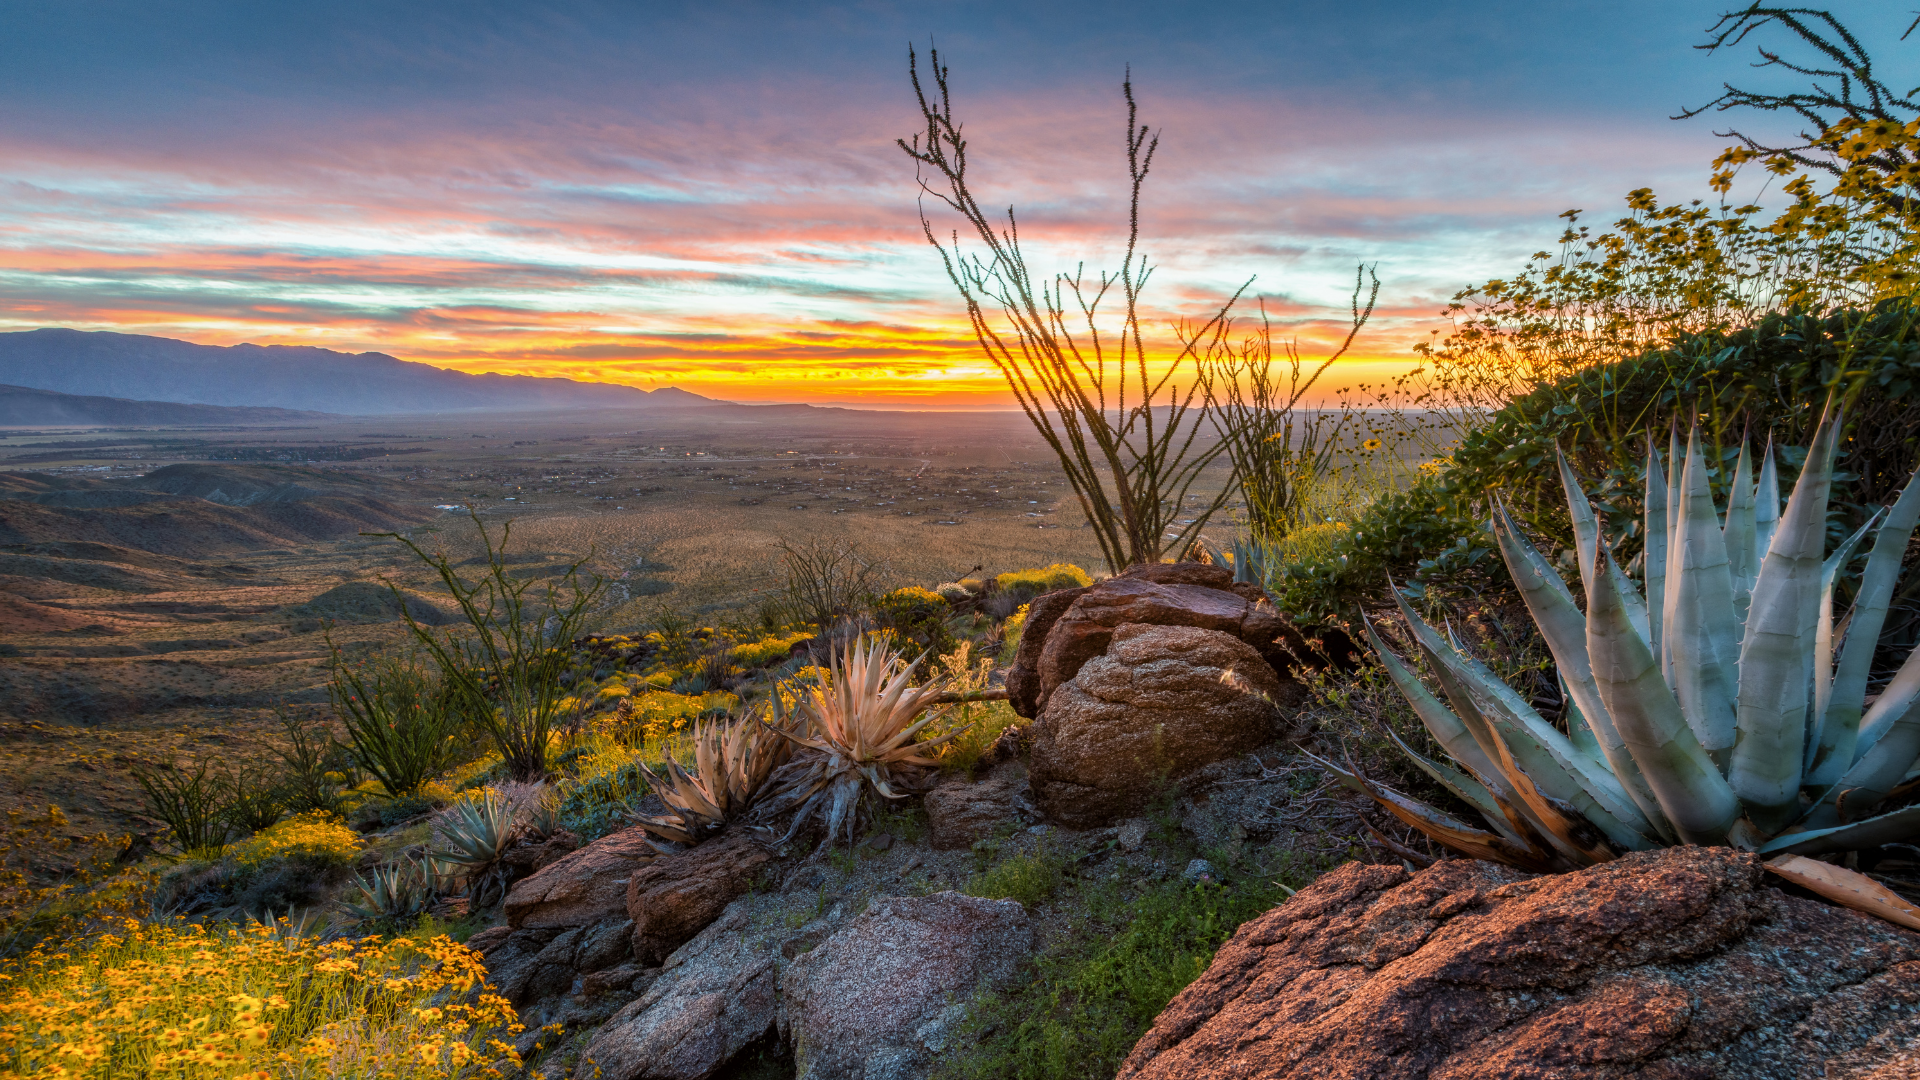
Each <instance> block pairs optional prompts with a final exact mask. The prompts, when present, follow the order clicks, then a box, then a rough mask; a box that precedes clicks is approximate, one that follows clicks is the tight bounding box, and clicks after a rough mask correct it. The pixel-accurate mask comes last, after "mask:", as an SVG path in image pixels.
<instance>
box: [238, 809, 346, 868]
mask: <svg viewBox="0 0 1920 1080" xmlns="http://www.w3.org/2000/svg"><path fill="white" fill-rule="evenodd" d="M358 854H360V835H359V834H358V833H356V832H354V831H353V830H352V829H350V828H348V827H347V824H346V822H344V821H342V820H341V819H340V817H339V816H338V815H336V814H330V813H327V812H326V811H324V810H317V811H309V812H307V813H304V814H298V815H295V816H294V817H290V818H288V819H286V820H285V821H282V822H279V823H277V824H274V825H271V826H269V827H267V828H265V829H262V830H260V831H259V832H257V833H254V834H253V835H252V836H250V837H248V838H246V839H245V840H242V841H240V842H239V843H236V844H232V845H229V846H228V848H227V855H228V857H230V858H232V859H233V861H234V862H236V863H238V864H239V865H241V866H243V867H255V866H259V865H261V864H263V863H265V862H267V861H268V860H271V859H299V860H302V861H305V862H311V863H314V864H316V865H322V866H345V865H347V864H348V863H350V862H352V861H353V859H354V857H355V856H356V855H358Z"/></svg>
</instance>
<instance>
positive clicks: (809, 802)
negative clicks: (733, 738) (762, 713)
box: [767, 635, 966, 843]
mask: <svg viewBox="0 0 1920 1080" xmlns="http://www.w3.org/2000/svg"><path fill="white" fill-rule="evenodd" d="M919 666H920V662H919V661H918V660H916V661H914V662H913V663H912V664H904V663H902V662H901V657H900V653H899V652H898V651H897V650H895V649H894V648H893V647H892V645H891V644H890V643H889V642H888V641H887V639H886V638H885V637H884V636H882V635H869V636H868V637H866V638H865V639H864V640H860V641H855V642H852V643H851V644H849V645H848V647H847V648H846V650H845V651H843V652H842V651H836V653H835V654H834V656H833V657H832V658H831V661H830V663H829V666H828V671H827V681H826V683H825V684H824V685H815V686H813V687H811V688H809V689H807V690H806V691H804V692H803V693H802V694H801V696H800V699H799V701H798V702H797V703H796V704H795V707H794V712H795V715H796V716H797V718H798V720H799V724H798V725H797V730H796V731H793V732H791V733H787V732H784V731H783V734H785V737H786V738H788V739H791V740H792V741H793V743H794V744H795V745H796V746H798V747H799V748H800V749H799V750H797V751H796V752H795V754H794V759H793V760H792V761H791V762H789V763H788V764H787V765H785V766H784V767H782V768H781V770H780V771H779V773H778V774H777V775H776V776H775V777H774V787H775V791H774V795H773V798H772V799H770V800H769V802H768V804H767V808H768V810H769V811H770V812H772V813H783V812H785V811H787V810H789V809H794V808H796V807H797V808H798V809H797V812H796V813H795V815H794V819H793V825H792V827H791V828H789V829H788V830H787V834H786V836H785V837H783V838H782V839H783V841H784V840H785V839H790V838H792V837H793V835H794V834H795V833H797V832H799V831H800V829H801V827H802V826H803V825H805V824H806V823H807V822H808V821H809V820H811V819H813V818H814V817H816V816H818V817H819V818H821V819H822V820H823V821H824V823H825V824H826V827H827V842H828V843H832V842H833V839H834V838H835V837H836V836H838V835H840V833H841V832H842V830H844V831H845V833H846V835H847V839H848V841H849V842H851V841H852V839H853V831H854V828H855V824H856V821H857V819H858V817H859V812H860V804H861V802H862V800H863V799H865V798H866V797H867V796H868V794H869V793H871V794H873V795H878V796H880V797H881V798H887V799H900V798H905V797H906V793H905V792H903V791H896V790H895V785H896V783H898V782H899V781H900V779H901V778H900V777H898V776H896V775H895V770H896V769H899V768H901V767H903V766H908V767H911V766H922V767H931V766H934V765H935V764H936V762H935V761H934V760H933V759H932V758H930V757H927V756H925V752H926V751H928V750H931V749H934V748H935V747H938V746H940V745H942V744H944V743H946V742H949V741H951V740H953V739H955V738H957V737H958V736H959V735H960V734H961V733H962V732H964V731H965V730H966V729H965V728H957V729H955V730H953V731H948V732H945V733H943V734H941V735H939V736H937V737H935V738H932V739H928V740H927V741H925V742H915V741H914V739H915V737H916V736H918V735H919V734H920V733H921V732H922V731H923V730H925V728H926V727H927V725H929V724H931V723H932V722H933V721H934V720H935V719H937V718H938V717H939V715H940V714H939V713H930V712H928V710H929V708H931V707H932V706H934V705H938V704H944V703H947V702H951V701H952V700H953V696H952V695H951V694H948V693H947V692H946V687H945V686H944V684H943V682H942V681H941V680H938V679H936V680H933V681H931V682H929V683H928V684H927V685H925V686H920V687H916V686H914V685H913V673H914V669H915V668H917V667H919Z"/></svg>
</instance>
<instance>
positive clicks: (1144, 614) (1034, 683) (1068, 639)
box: [1007, 563, 1312, 718]
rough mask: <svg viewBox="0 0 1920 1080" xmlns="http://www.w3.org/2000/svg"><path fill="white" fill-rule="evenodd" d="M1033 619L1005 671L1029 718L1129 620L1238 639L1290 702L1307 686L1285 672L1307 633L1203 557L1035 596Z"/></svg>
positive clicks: (1306, 652)
mask: <svg viewBox="0 0 1920 1080" xmlns="http://www.w3.org/2000/svg"><path fill="white" fill-rule="evenodd" d="M1069 594H1070V595H1071V599H1068V595H1069ZM1043 601H1044V602H1045V603H1044V605H1043ZM1063 601H1064V602H1065V607H1064V609H1062V607H1061V604H1062V602H1063ZM1043 607H1044V610H1042V609H1043ZM1036 615H1042V616H1045V617H1043V618H1039V619H1036V617H1035V616H1036ZM1027 620H1028V625H1027V627H1026V629H1024V630H1022V631H1021V638H1020V648H1019V650H1018V651H1017V652H1016V653H1015V655H1014V663H1013V666H1012V667H1011V668H1010V669H1009V670H1008V672H1007V694H1008V700H1009V701H1010V702H1011V703H1012V704H1013V707H1014V711H1015V712H1018V713H1019V714H1020V715H1022V716H1025V717H1028V718H1034V717H1038V716H1040V715H1041V714H1042V713H1044V712H1045V711H1046V707H1047V702H1048V700H1050V699H1051V698H1052V696H1053V692H1054V690H1055V689H1056V688H1058V687H1059V686H1060V684H1062V683H1064V682H1066V681H1067V680H1069V679H1071V678H1073V677H1074V675H1076V674H1078V673H1079V671H1080V668H1081V666H1082V665H1084V664H1085V663H1086V662H1087V661H1089V660H1091V659H1093V658H1094V657H1096V656H1099V655H1101V654H1102V653H1105V652H1106V651H1107V645H1108V643H1109V642H1110V641H1111V640H1112V638H1113V632H1114V630H1115V629H1116V628H1118V627H1120V626H1123V625H1127V624H1130V623H1143V624H1149V625H1154V626H1193V627H1199V628H1201V629H1206V630H1215V631H1218V632H1220V633H1223V634H1227V635H1229V636H1231V637H1236V638H1239V639H1240V640H1241V641H1244V642H1246V643H1247V644H1248V645H1250V646H1252V648H1253V649H1254V651H1255V652H1257V653H1259V654H1260V658H1261V660H1262V661H1263V662H1264V663H1266V664H1267V666H1268V667H1270V668H1271V669H1272V671H1273V673H1274V676H1275V678H1277V679H1279V680H1280V681H1282V682H1283V683H1286V684H1287V685H1288V686H1289V689H1288V691H1287V692H1286V694H1285V695H1284V697H1285V698H1286V700H1287V702H1288V703H1291V702H1292V701H1293V700H1294V699H1295V698H1297V697H1299V696H1301V692H1300V690H1299V689H1298V687H1297V686H1295V685H1294V684H1293V680H1292V678H1291V676H1289V675H1288V674H1287V672H1288V671H1289V670H1290V669H1291V668H1292V667H1293V666H1294V665H1295V664H1296V663H1298V662H1299V661H1300V660H1301V659H1302V658H1306V657H1308V656H1311V655H1312V650H1311V647H1310V646H1309V643H1308V641H1307V639H1306V638H1305V637H1304V636H1303V635H1302V634H1301V633H1300V631H1299V630H1297V629H1295V628H1294V627H1293V625H1292V624H1291V623H1289V622H1287V620H1285V619H1284V618H1282V617H1281V616H1280V614H1279V612H1277V611H1275V610H1274V607H1273V604H1272V603H1271V602H1269V601H1268V600H1267V598H1266V594H1265V593H1263V592H1261V591H1260V590H1259V588H1258V587H1256V586H1253V585H1247V584H1235V583H1234V581H1233V575H1232V574H1230V573H1228V572H1227V571H1225V570H1223V569H1221V568H1220V567H1217V566H1209V565H1206V564H1203V563H1143V564H1141V565H1139V566H1134V567H1129V568H1128V569H1127V570H1125V571H1123V572H1121V573H1120V574H1118V575H1116V576H1114V577H1111V578H1108V579H1107V580H1105V581H1102V582H1099V583H1097V584H1094V585H1092V586H1089V587H1088V588H1085V589H1079V590H1063V591H1062V592H1059V593H1048V594H1046V595H1045V596H1042V597H1041V598H1040V599H1039V600H1036V601H1034V608H1033V609H1032V610H1030V611H1029V612H1028V615H1027Z"/></svg>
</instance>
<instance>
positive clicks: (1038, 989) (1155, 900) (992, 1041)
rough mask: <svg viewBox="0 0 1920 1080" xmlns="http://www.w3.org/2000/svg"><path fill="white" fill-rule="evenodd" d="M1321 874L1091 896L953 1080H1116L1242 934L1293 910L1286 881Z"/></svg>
mask: <svg viewBox="0 0 1920 1080" xmlns="http://www.w3.org/2000/svg"><path fill="white" fill-rule="evenodd" d="M1318 869H1319V868H1318V867H1306V866H1296V865H1293V864H1290V863H1289V864H1283V865H1282V866H1280V867H1277V868H1267V869H1263V870H1259V871H1256V872H1251V873H1248V874H1245V875H1238V876H1235V877H1234V878H1233V879H1231V880H1230V882H1229V883H1226V884H1202V885H1188V884H1185V883H1182V882H1178V881H1170V882H1163V883H1160V884H1155V885H1150V886H1148V887H1146V889H1145V890H1144V892H1142V893H1139V894H1131V893H1128V892H1125V891H1123V890H1121V889H1120V888H1119V887H1117V886H1107V887H1101V888H1098V889H1095V890H1093V891H1092V892H1091V893H1090V895H1089V896H1088V900H1089V918H1088V923H1087V925H1086V926H1085V927H1084V928H1081V927H1076V928H1075V929H1076V931H1077V932H1075V933H1073V934H1070V935H1067V936H1065V937H1064V938H1063V939H1062V940H1061V942H1060V944H1059V945H1057V946H1055V947H1054V949H1052V950H1050V951H1049V952H1048V953H1046V954H1044V955H1043V956H1041V958H1040V959H1039V961H1038V964H1037V970H1036V971H1035V975H1034V978H1032V979H1031V980H1030V981H1028V982H1026V983H1025V984H1023V985H1022V986H1021V987H1020V988H1019V989H1017V990H1015V991H1014V992H1013V993H1012V994H1010V995H1008V996H1006V997H1004V998H994V997H983V998H982V999H981V1000H979V1001H978V1002H977V1003H976V1005H975V1010H974V1013H973V1015H972V1016H971V1017H970V1018H969V1020H968V1023H967V1028H968V1030H967V1031H966V1032H963V1033H962V1036H961V1038H960V1039H959V1040H958V1042H957V1046H958V1047H960V1049H956V1051H955V1052H954V1053H953V1054H952V1055H951V1056H949V1057H948V1058H946V1059H945V1060H943V1061H942V1062H941V1064H940V1065H939V1067H938V1069H937V1071H936V1073H935V1075H936V1076H939V1077H941V1078H942V1080H976V1078H977V1080H1105V1078H1107V1077H1111V1076H1112V1075H1113V1074H1114V1073H1115V1071H1117V1070H1118V1069H1119V1067H1120V1062H1121V1061H1122V1060H1123V1059H1125V1057H1126V1056H1127V1053H1128V1051H1130V1050H1132V1049H1133V1044H1134V1043H1135V1042H1137V1041H1139V1038H1140V1036H1141V1035H1142V1034H1144V1033H1145V1032H1146V1030H1147V1028H1148V1027H1149V1026H1150V1025H1151V1024H1152V1023H1153V1019H1154V1017H1156V1016H1158V1015H1159V1014H1160V1011H1161V1010H1162V1009H1164V1008H1166V1005H1167V1002H1169V1001H1171V1000H1173V996H1174V995H1175V994H1177V993H1179V992H1180V991H1181V990H1182V989H1185V987H1186V986H1187V984H1188V983H1190V982H1192V981H1193V980H1194V979H1196V978H1198V977H1199V976H1200V974H1201V972H1203V971H1205V970H1206V968H1207V965H1208V964H1209V963H1211V962H1212V960H1213V953H1214V950H1216V949H1218V948H1219V947H1220V946H1221V944H1222V943H1224V942H1225V941H1226V940H1227V938H1228V937H1229V936H1231V935H1232V934H1233V932H1234V930H1236V929H1238V928H1239V926H1240V924H1241V923H1243V922H1245V921H1246V920H1248V919H1251V918H1253V917H1254V916H1256V915H1259V914H1262V913H1263V912H1265V911H1267V910H1268V909H1270V908H1271V907H1273V906H1274V905H1275V904H1277V903H1279V902H1280V901H1281V900H1283V899H1284V898H1285V897H1286V895H1287V892H1286V890H1285V889H1284V888H1282V887H1281V884H1280V881H1279V880H1276V879H1285V880H1287V881H1290V882H1291V883H1292V884H1294V885H1302V884H1305V882H1306V881H1308V880H1310V879H1311V878H1312V876H1313V873H1314V872H1315V871H1317V870H1318Z"/></svg>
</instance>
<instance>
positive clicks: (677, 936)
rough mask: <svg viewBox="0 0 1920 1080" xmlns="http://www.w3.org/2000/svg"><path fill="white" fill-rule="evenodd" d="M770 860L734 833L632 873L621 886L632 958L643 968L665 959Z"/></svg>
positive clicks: (747, 835)
mask: <svg viewBox="0 0 1920 1080" xmlns="http://www.w3.org/2000/svg"><path fill="white" fill-rule="evenodd" d="M773 861H774V853H773V851H772V849H770V848H768V847H767V845H766V844H764V843H763V842H761V840H760V839H758V838H757V837H756V836H755V835H754V834H753V833H751V832H748V831H747V830H745V829H736V830H733V831H731V832H729V833H727V834H726V835H724V836H719V837H715V838H714V839H712V840H708V841H707V842H705V843H703V844H700V845H699V846H697V847H692V848H688V849H687V850H685V851H678V852H675V853H673V854H672V855H662V856H661V857H660V858H659V859H657V860H655V861H653V862H652V863H650V864H648V865H646V866H644V867H641V868H639V869H637V870H635V871H634V872H633V874H632V876H631V878H630V879H628V880H626V881H624V882H623V883H622V886H623V888H624V890H625V894H626V905H625V909H626V913H627V914H628V915H629V916H630V917H631V918H632V919H633V955H634V958H635V959H637V960H639V961H640V962H641V963H643V964H654V963H659V962H660V961H662V960H664V959H666V957H667V954H669V953H671V952H673V951H674V950H675V949H677V948H679V947H680V946H681V945H682V944H683V943H685V942H686V941H688V940H690V939H691V938H692V937H693V936H694V935H695V934H698V933H699V932H700V931H702V930H704V929H705V928H706V926H707V924H708V923H711V922H712V921H713V920H714V919H716V918H718V917H719V916H720V913H721V912H722V911H724V910H726V907H727V905H728V904H731V903H733V901H734V900H735V899H736V898H738V897H740V896H741V895H743V894H745V893H746V892H747V890H749V889H751V888H753V883H754V881H755V880H756V879H758V878H759V877H760V875H761V874H762V873H763V872H764V871H765V870H766V869H767V868H768V865H769V864H770V863H772V862H773Z"/></svg>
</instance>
